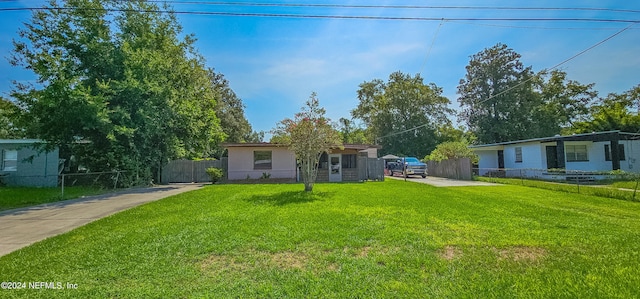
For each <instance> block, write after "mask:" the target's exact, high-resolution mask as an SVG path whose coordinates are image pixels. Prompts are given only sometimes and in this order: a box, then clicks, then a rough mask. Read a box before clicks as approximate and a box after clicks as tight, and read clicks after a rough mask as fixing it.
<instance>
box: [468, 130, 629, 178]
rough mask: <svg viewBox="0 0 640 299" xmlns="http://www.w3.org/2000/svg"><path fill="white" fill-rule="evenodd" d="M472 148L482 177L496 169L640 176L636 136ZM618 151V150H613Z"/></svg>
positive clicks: (588, 136)
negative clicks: (614, 172) (621, 171)
mask: <svg viewBox="0 0 640 299" xmlns="http://www.w3.org/2000/svg"><path fill="white" fill-rule="evenodd" d="M470 148H471V149H472V150H473V151H474V152H475V153H476V154H477V155H478V157H479V158H480V160H479V163H478V168H479V174H480V175H485V174H487V173H488V172H491V171H495V170H496V169H520V170H521V171H520V173H522V170H534V169H537V170H540V169H565V170H576V171H593V172H595V171H610V170H618V169H620V170H623V171H627V172H640V134H636V133H625V132H620V131H608V132H595V133H588V134H576V135H569V136H553V137H546V138H535V139H527V140H518V141H510V142H500V143H494V144H483V145H475V146H471V147H470ZM615 148H617V149H618V150H617V151H616V150H612V149H615ZM526 176H531V175H526Z"/></svg>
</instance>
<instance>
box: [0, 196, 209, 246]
mask: <svg viewBox="0 0 640 299" xmlns="http://www.w3.org/2000/svg"><path fill="white" fill-rule="evenodd" d="M201 187H202V185H200V184H181V185H168V186H156V187H149V188H137V189H130V190H125V191H121V192H117V193H112V194H105V195H98V196H90V197H85V198H81V199H73V200H66V201H61V202H55V203H49V204H43V205H38V206H32V207H27V208H21V209H14V210H7V211H2V212H0V231H1V232H2V234H0V256H3V255H6V254H9V253H11V252H13V251H15V250H18V249H20V248H22V247H26V246H28V245H31V244H33V243H35V242H38V241H41V240H44V239H46V238H49V237H53V236H56V235H59V234H62V233H65V232H68V231H70V230H72V229H74V228H77V227H80V226H83V225H85V224H87V223H89V222H92V221H94V220H98V219H100V218H103V217H107V216H109V215H112V214H115V213H117V212H120V211H123V210H126V209H130V208H132V207H135V206H138V205H141V204H144V203H147V202H151V201H156V200H159V199H162V198H165V197H169V196H172V195H176V194H180V193H183V192H187V191H192V190H196V189H199V188H201Z"/></svg>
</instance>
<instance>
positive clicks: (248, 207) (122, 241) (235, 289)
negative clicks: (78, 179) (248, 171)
mask: <svg viewBox="0 0 640 299" xmlns="http://www.w3.org/2000/svg"><path fill="white" fill-rule="evenodd" d="M300 190H302V185H212V186H208V187H206V188H204V189H201V190H198V191H194V192H190V193H185V194H182V195H179V196H174V197H170V198H167V199H164V200H161V201H157V202H153V203H150V204H147V205H144V206H141V207H138V208H135V209H132V210H129V211H125V212H122V213H119V214H116V215H114V216H111V217H108V218H106V219H103V220H100V221H96V222H93V223H91V224H89V225H87V226H84V227H82V228H80V229H77V230H74V231H72V232H70V233H67V234H64V235H62V236H59V237H56V238H51V239H48V240H45V241H43V242H40V243H37V244H35V245H33V246H31V247H28V248H25V249H23V250H20V251H18V252H14V253H12V254H10V255H7V256H4V257H1V258H0V276H1V277H0V280H2V281H23V282H32V281H45V282H62V283H63V284H66V283H73V284H77V285H78V288H77V289H73V290H72V289H65V290H33V289H27V290H18V291H16V290H0V297H16V298H23V297H25V296H28V297H42V298H50V297H58V296H59V297H78V298H104V297H109V298H113V297H122V298H186V297H196V298H201V297H205V298H220V297H240V298H245V297H249V298H255V297H258V298H265V297H277V298H282V297H291V298H309V297H311V298H314V297H341V298H372V297H375V298H379V297H388V298H398V297H410V298H443V297H467V298H510V297H525V298H612V297H618V298H638V297H640V287H639V286H640V267H638V264H640V221H639V219H640V217H639V216H640V204H639V203H636V202H629V201H620V200H612V199H607V198H601V197H593V196H587V195H581V194H571V193H565V192H556V191H550V190H542V189H535V188H528V187H522V186H508V185H505V186H495V187H493V186H492V187H487V186H483V187H457V188H435V187H431V186H428V185H422V184H417V183H411V182H409V183H406V182H402V181H396V180H388V181H385V182H382V183H365V184H318V185H316V187H315V189H314V193H313V194H312V195H309V194H303V193H302V192H300Z"/></svg>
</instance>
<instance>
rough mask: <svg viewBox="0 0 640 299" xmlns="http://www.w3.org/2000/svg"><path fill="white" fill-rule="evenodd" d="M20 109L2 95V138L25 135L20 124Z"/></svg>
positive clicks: (0, 100)
mask: <svg viewBox="0 0 640 299" xmlns="http://www.w3.org/2000/svg"><path fill="white" fill-rule="evenodd" d="M19 115H20V109H19V108H18V106H16V105H15V104H14V103H13V102H10V101H9V100H7V99H4V98H2V97H0V139H14V138H21V137H24V132H23V130H22V129H21V128H20V124H19Z"/></svg>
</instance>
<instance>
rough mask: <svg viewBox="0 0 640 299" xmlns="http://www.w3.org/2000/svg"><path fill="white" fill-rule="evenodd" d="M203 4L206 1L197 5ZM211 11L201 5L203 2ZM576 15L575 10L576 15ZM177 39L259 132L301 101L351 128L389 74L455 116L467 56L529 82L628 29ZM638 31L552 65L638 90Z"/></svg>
mask: <svg viewBox="0 0 640 299" xmlns="http://www.w3.org/2000/svg"><path fill="white" fill-rule="evenodd" d="M181 1H183V0H180V1H171V2H173V3H172V4H173V6H174V9H175V10H176V11H201V12H205V11H206V12H241V13H277V14H313V15H334V16H335V15H340V16H387V17H433V18H437V19H441V18H445V19H447V18H598V19H626V20H635V21H638V22H640V2H639V1H604V0H599V1H579V2H577V1H566V0H565V1H562V0H561V1H557V0H556V1H531V2H527V3H531V4H525V2H521V1H517V2H516V1H482V2H480V1H428V2H427V1H373V0H370V1H366V0H360V1H347V0H344V1H312V0H298V1H295V0H291V1H276V0H264V1H262V0H260V1H246V2H250V3H295V4H300V3H307V4H309V3H314V4H317V3H322V4H328V3H332V4H345V5H422V6H425V5H428V6H457V7H461V6H474V7H478V6H485V7H515V6H517V7H522V6H524V5H526V6H529V7H533V6H535V7H549V8H558V7H582V8H607V9H625V10H635V11H638V12H611V11H602V10H587V11H585V10H580V11H578V10H524V11H523V10H495V9H483V10H478V9H433V8H431V9H415V8H414V9H392V8H366V9H365V8H347V7H325V8H322V7H256V6H237V5H235V6H229V5H226V6H223V5H204V4H178V3H177V2H181ZM202 2H207V1H202ZM208 2H212V1H208ZM41 3H43V1H40V0H33V1H8V2H1V1H0V8H8V7H33V6H39V4H41ZM577 5H579V6H577ZM0 14H1V17H0V52H1V53H2V54H3V55H2V56H3V57H8V56H9V55H10V51H11V48H12V45H11V40H12V39H15V38H17V34H16V32H17V30H18V29H19V28H20V27H21V26H22V23H23V22H26V21H28V20H29V16H30V13H29V12H27V11H22V12H7V11H0ZM178 18H179V20H180V22H181V23H182V25H183V26H184V32H185V33H194V34H195V35H196V37H197V39H198V42H197V44H196V46H197V48H198V50H199V52H200V53H201V54H202V55H203V56H204V57H205V59H206V61H207V65H208V66H209V67H214V68H215V69H216V70H217V71H218V72H221V73H223V74H224V75H225V77H226V78H227V79H228V80H229V81H230V84H231V88H232V89H233V90H234V91H235V92H236V93H237V94H238V96H239V97H240V98H242V99H243V101H244V103H245V105H246V109H245V114H246V117H247V119H248V120H249V122H250V123H251V124H252V126H253V128H254V129H255V130H258V131H260V130H263V131H269V130H271V129H272V128H273V127H274V126H275V125H276V123H277V122H278V121H280V120H282V119H284V118H286V117H292V116H293V115H294V113H296V112H297V111H299V110H300V107H302V106H303V105H304V102H305V101H306V99H307V98H308V97H309V95H310V94H311V92H313V91H315V92H317V94H318V97H319V99H320V103H321V105H323V106H324V107H325V108H326V110H327V115H328V116H329V117H330V118H332V119H333V120H335V121H337V120H338V119H339V118H340V117H347V118H350V111H351V110H352V109H354V108H355V107H356V106H357V104H358V100H357V96H356V92H357V90H358V85H359V84H361V83H362V82H365V81H370V80H373V79H376V78H379V79H383V80H386V79H387V78H388V76H389V74H390V73H392V72H394V71H402V72H405V73H410V74H416V73H421V74H422V76H423V77H424V78H425V82H427V83H429V82H433V83H435V84H436V85H438V86H440V87H442V88H443V90H444V92H443V95H444V96H446V97H448V98H449V99H450V100H451V102H452V107H453V108H458V107H459V105H458V103H457V94H456V90H457V86H458V83H459V80H460V79H461V78H463V77H464V75H465V72H466V71H465V66H466V65H467V64H468V63H469V59H470V56H471V55H473V54H475V53H477V52H479V51H482V50H483V49H485V48H488V47H491V46H493V45H495V44H496V43H499V42H500V43H504V44H507V45H508V46H509V47H511V48H513V49H514V50H515V51H516V52H518V53H519V54H521V55H522V58H521V61H522V62H523V63H524V64H525V65H527V66H529V65H530V66H532V67H533V69H534V71H539V70H542V69H545V68H549V67H551V66H554V65H556V64H557V63H559V62H561V61H563V60H565V59H567V58H569V57H571V56H573V55H575V54H577V53H579V52H580V51H582V50H584V49H586V48H588V47H590V46H592V45H594V44H596V43H598V42H600V41H601V40H603V39H605V38H607V37H609V36H611V35H612V34H614V33H616V32H617V31H619V30H621V29H622V28H625V27H627V26H629V25H630V24H629V23H610V22H580V21H535V22H533V21H453V20H445V21H442V20H434V21H410V20H371V19H368V20H366V19H302V18H275V17H239V16H212V15H193V14H180V15H179V16H178ZM638 53H640V24H636V25H634V26H633V27H631V28H630V29H628V30H626V31H624V32H623V33H621V34H619V35H617V36H616V37H614V38H612V39H611V40H609V41H607V42H606V43H604V44H602V45H600V46H598V47H597V48H594V49H592V50H590V51H588V52H586V53H584V54H582V55H581V56H579V57H577V58H575V59H573V60H571V61H570V62H568V63H566V64H563V65H562V66H561V67H560V69H562V70H564V71H565V72H567V73H568V78H569V79H571V80H576V81H579V82H581V83H583V84H587V83H595V90H597V91H598V92H599V93H600V95H602V96H604V95H606V94H608V93H610V92H616V93H619V92H623V91H626V90H629V89H631V88H632V87H634V86H636V85H638V84H640V55H639V54H638ZM33 78H34V76H33V75H32V74H30V73H29V72H28V71H24V70H21V69H19V68H15V67H11V66H10V65H9V63H8V61H7V59H1V60H0V95H2V96H4V97H7V96H8V92H9V91H10V89H11V82H12V81H13V80H17V81H30V80H33Z"/></svg>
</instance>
